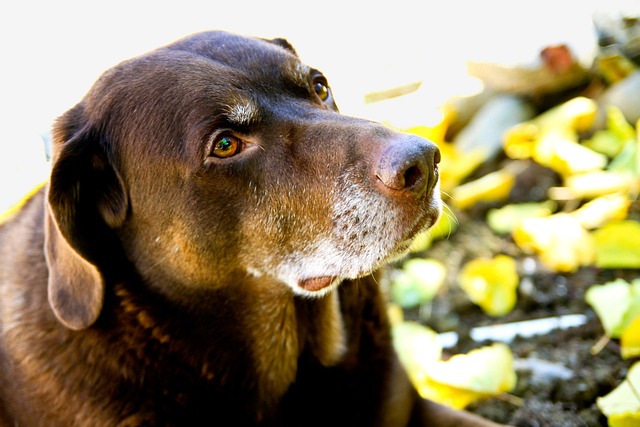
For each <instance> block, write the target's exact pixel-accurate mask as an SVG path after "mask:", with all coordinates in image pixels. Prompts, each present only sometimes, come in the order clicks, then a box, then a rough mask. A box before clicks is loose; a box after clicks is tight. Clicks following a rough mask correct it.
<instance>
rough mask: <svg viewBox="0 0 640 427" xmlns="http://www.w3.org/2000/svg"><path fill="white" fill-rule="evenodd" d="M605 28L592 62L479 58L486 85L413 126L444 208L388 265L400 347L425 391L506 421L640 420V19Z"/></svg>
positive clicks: (554, 51)
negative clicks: (408, 250) (431, 161)
mask: <svg viewBox="0 0 640 427" xmlns="http://www.w3.org/2000/svg"><path fill="white" fill-rule="evenodd" d="M595 24H596V30H597V32H598V35H599V41H600V46H599V49H598V53H597V55H595V58H594V59H593V63H591V64H588V65H586V66H585V65H584V64H581V63H579V62H578V61H577V60H576V59H575V58H574V57H573V55H572V52H571V51H570V49H569V48H568V47H567V46H549V47H547V48H546V49H544V50H543V51H542V52H541V53H540V60H539V62H538V63H537V64H535V65H531V66H526V67H525V66H515V67H507V66H501V65H497V64H488V63H484V64H483V63H475V64H470V66H469V72H470V74H472V75H474V76H476V77H479V78H480V79H481V80H482V81H483V82H484V86H485V90H484V92H483V93H481V94H479V95H476V96H474V97H469V98H459V99H454V100H452V101H451V102H450V103H449V104H448V105H445V106H444V107H443V119H442V121H441V122H440V123H438V124H436V125H434V126H418V127H416V128H413V129H408V131H409V132H414V133H416V134H419V135H422V136H425V137H428V138H430V139H432V140H434V141H436V142H437V143H438V144H439V145H440V147H441V151H442V154H443V161H442V163H441V168H440V173H441V185H442V190H443V194H444V196H443V197H444V200H445V202H446V203H447V206H448V209H446V210H447V213H446V215H444V216H443V218H442V219H441V220H440V222H439V223H438V224H437V226H436V227H435V229H434V230H433V231H432V232H431V233H429V234H426V235H425V236H423V238H422V239H421V241H419V242H418V243H417V244H416V245H414V248H413V252H412V254H411V256H410V258H409V260H408V261H404V262H403V263H400V264H398V265H397V266H396V268H395V269H393V270H391V271H390V272H389V274H388V277H387V281H386V285H387V286H388V291H389V294H390V298H391V300H392V301H393V303H392V304H391V307H390V313H391V318H392V322H393V324H394V340H395V344H396V347H397V348H398V350H399V353H400V355H401V359H402V361H403V363H404V364H405V367H406V368H407V370H408V372H409V374H410V377H411V378H412V380H413V382H414V383H415V384H416V386H417V387H418V389H419V390H420V392H421V394H423V395H424V396H426V397H429V398H432V399H435V400H439V401H441V402H444V403H446V404H448V405H451V406H454V407H458V408H466V409H467V410H469V411H472V412H475V413H478V414H481V415H482V416H484V417H487V418H489V419H492V420H495V421H497V422H501V423H506V424H511V425H515V426H601V425H607V423H609V425H612V426H614V425H640V392H639V391H640V373H638V374H635V373H634V374H630V373H631V372H632V371H633V369H632V367H633V365H634V363H637V362H638V357H639V356H640V280H639V278H640V203H639V202H638V200H637V195H638V190H639V189H640V179H639V177H640V136H639V134H638V131H639V129H638V124H639V123H640V122H639V119H640V71H639V70H638V67H639V66H640V65H639V64H640V23H639V22H638V19H637V18H629V17H626V18H619V19H615V20H614V19H609V20H602V21H600V22H598V20H596V21H595ZM539 319H542V321H539ZM532 320H538V321H539V322H538V323H536V322H531V321H532ZM523 322H524V323H523ZM527 322H528V323H527ZM504 325H507V328H505V327H504ZM527 326H529V327H531V326H533V327H534V329H535V331H534V332H528V329H527ZM505 330H507V332H505ZM505 334H506V335H505ZM638 370H640V367H639V368H638ZM620 387H623V388H624V387H626V389H625V390H618V391H617V392H616V393H615V396H614V397H606V398H605V397H604V396H607V395H608V394H609V393H611V392H612V391H613V390H614V389H616V388H620ZM625 423H627V424H625ZM634 423H635V424H634Z"/></svg>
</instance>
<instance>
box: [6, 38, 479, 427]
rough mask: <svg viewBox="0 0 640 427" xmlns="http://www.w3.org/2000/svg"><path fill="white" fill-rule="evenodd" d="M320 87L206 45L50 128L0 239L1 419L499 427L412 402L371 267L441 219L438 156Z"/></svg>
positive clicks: (111, 90) (275, 50)
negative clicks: (218, 147)
mask: <svg viewBox="0 0 640 427" xmlns="http://www.w3.org/2000/svg"><path fill="white" fill-rule="evenodd" d="M314 88H315V89H314ZM324 89H326V83H325V82H324V78H323V77H322V76H321V75H320V74H319V72H317V71H315V70H313V69H309V68H308V67H305V66H303V65H302V64H300V62H299V60H298V58H297V56H296V55H295V52H294V51H293V49H292V48H291V47H290V46H289V45H288V43H286V42H285V41H283V40H273V41H264V40H257V39H249V38H244V37H239V36H234V35H229V34H225V33H203V34H199V35H195V36H192V37H190V38H187V39H184V40H181V41H178V42H176V43H174V44H172V45H170V46H167V47H165V48H161V49H159V50H157V51H154V52H151V53H149V54H147V55H144V56H141V57H139V58H135V59H133V60H129V61H126V62H124V63H122V64H120V65H119V66H117V67H115V68H113V69H112V70H109V71H107V72H106V73H105V74H104V75H103V76H102V77H101V78H100V79H99V80H98V81H97V82H96V84H95V85H94V87H93V88H92V89H91V91H90V92H89V93H88V94H87V96H86V97H85V98H84V99H83V100H82V101H81V102H80V103H79V104H78V105H77V106H75V107H74V108H73V109H71V110H69V112H67V113H66V114H65V115H64V116H62V117H61V118H60V119H59V120H58V121H57V123H56V125H55V129H54V158H53V167H52V173H51V179H50V181H49V184H48V185H47V186H46V187H45V188H44V189H42V190H40V191H39V192H37V193H36V194H35V195H34V196H33V197H31V198H30V199H29V200H28V201H27V202H26V203H25V205H24V206H23V207H22V209H21V210H20V211H19V212H18V214H17V215H15V216H14V217H13V218H11V219H9V220H7V221H6V222H5V223H4V224H2V225H0V326H1V335H0V420H1V421H2V423H3V424H4V425H7V426H65V427H68V426H149V425H166V426H199V425H203V426H204V425H206V426H211V425H216V426H218V425H219V426H227V425H228V426H258V425H260V426H299V425H305V426H325V425H333V426H343V425H344V426H404V425H412V426H417V425H433V426H483V425H489V423H488V422H485V421H482V420H480V419H477V418H475V417H472V416H469V415H465V414H463V413H460V412H454V411H450V410H448V409H445V408H443V407H440V406H439V405H435V404H433V403H430V402H427V401H423V400H421V399H420V398H419V397H418V396H417V393H416V392H415V391H414V390H413V388H412V387H411V386H410V384H409V382H408V380H407V378H406V375H405V374H404V372H403V371H402V369H401V368H400V367H399V365H398V362H397V358H396V356H395V354H394V352H393V349H392V345H391V340H390V333H389V325H388V322H387V318H386V315H385V302H384V300H383V298H382V296H381V293H380V290H379V288H378V286H377V284H376V278H375V275H372V274H371V272H372V271H373V270H375V269H377V268H379V267H381V266H382V265H384V263H386V262H388V261H389V260H390V259H392V258H393V257H395V256H398V255H400V254H401V253H402V252H403V251H404V250H406V248H407V247H408V243H409V242H410V240H411V238H412V237H413V236H414V235H415V233H416V232H418V231H419V230H421V229H424V228H426V227H429V226H430V225H432V224H433V222H434V221H435V219H436V218H437V216H438V214H439V199H438V187H437V167H436V164H437V162H438V154H437V149H436V148H435V147H434V146H433V145H432V144H431V143H429V142H427V141H424V140H421V139H420V138H417V137H412V136H409V135H402V134H397V133H395V132H392V131H390V130H388V129H386V128H384V127H382V126H380V125H377V124H375V123H371V122H367V121H363V120H358V119H352V118H348V117H345V116H342V115H340V114H338V113H337V108H336V106H335V103H334V102H333V99H332V97H331V95H330V94H329V96H328V97H326V99H325V95H326V92H324ZM221 131H225V132H226V133H225V135H232V136H234V137H239V138H241V139H242V140H243V144H244V145H243V149H242V150H241V151H240V152H239V153H237V154H236V155H234V156H232V157H230V158H227V159H221V158H216V157H214V156H212V144H215V141H217V139H216V138H217V136H216V135H218V134H219V132H221ZM334 278H335V280H334Z"/></svg>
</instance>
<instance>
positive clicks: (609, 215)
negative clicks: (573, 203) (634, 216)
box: [570, 193, 631, 229]
mask: <svg viewBox="0 0 640 427" xmlns="http://www.w3.org/2000/svg"><path fill="white" fill-rule="evenodd" d="M630 204H631V201H630V200H629V197H628V196H627V195H625V194H622V193H615V194H608V195H606V196H601V197H598V198H596V199H593V200H592V201H590V202H589V203H586V204H584V205H583V206H582V207H581V208H580V209H577V210H575V211H573V212H571V213H570V215H571V216H573V217H575V218H576V219H577V220H578V222H579V223H580V225H582V226H583V227H584V228H586V229H593V228H597V227H601V226H602V225H604V224H606V223H607V222H609V221H611V220H622V219H625V218H626V217H627V213H628V211H629V205H630Z"/></svg>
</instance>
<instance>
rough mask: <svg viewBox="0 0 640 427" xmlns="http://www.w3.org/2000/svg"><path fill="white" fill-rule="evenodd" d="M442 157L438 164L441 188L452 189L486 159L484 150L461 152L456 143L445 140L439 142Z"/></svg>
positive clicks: (444, 189)
mask: <svg viewBox="0 0 640 427" xmlns="http://www.w3.org/2000/svg"><path fill="white" fill-rule="evenodd" d="M438 147H439V148H440V155H441V157H442V159H441V161H440V165H439V166H438V168H439V172H440V188H441V189H442V190H443V191H446V192H448V191H451V190H452V189H453V188H455V187H456V186H457V185H458V184H460V182H461V181H462V180H463V179H465V178H466V177H467V176H468V175H469V174H470V173H471V172H473V171H474V170H475V169H476V168H477V167H478V166H480V165H481V164H482V163H483V162H484V161H485V160H486V159H487V156H486V153H484V152H483V151H482V150H474V151H471V152H468V153H463V152H461V151H460V150H459V149H458V148H457V147H456V146H455V145H453V144H450V143H447V142H443V143H441V144H438Z"/></svg>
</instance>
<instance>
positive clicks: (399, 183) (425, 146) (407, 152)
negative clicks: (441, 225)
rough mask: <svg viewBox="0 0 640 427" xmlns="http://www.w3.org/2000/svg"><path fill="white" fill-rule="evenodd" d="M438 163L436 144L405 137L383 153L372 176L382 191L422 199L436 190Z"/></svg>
mask: <svg viewBox="0 0 640 427" xmlns="http://www.w3.org/2000/svg"><path fill="white" fill-rule="evenodd" d="M439 162H440V150H439V149H438V147H436V145H435V144H433V143H432V142H430V141H428V140H426V139H423V138H419V137H414V136H406V137H403V138H402V139H399V140H396V141H393V142H391V143H390V144H389V145H388V146H387V147H386V148H385V149H384V150H383V151H382V154H381V156H380V159H379V161H378V165H377V168H376V171H375V176H376V178H377V179H378V180H380V182H382V184H383V185H384V188H385V189H388V190H393V191H398V192H406V193H410V194H414V195H416V196H422V195H424V194H425V193H427V192H430V191H431V190H432V188H433V187H434V186H435V184H436V182H437V180H438V176H437V165H438V163H439Z"/></svg>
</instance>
